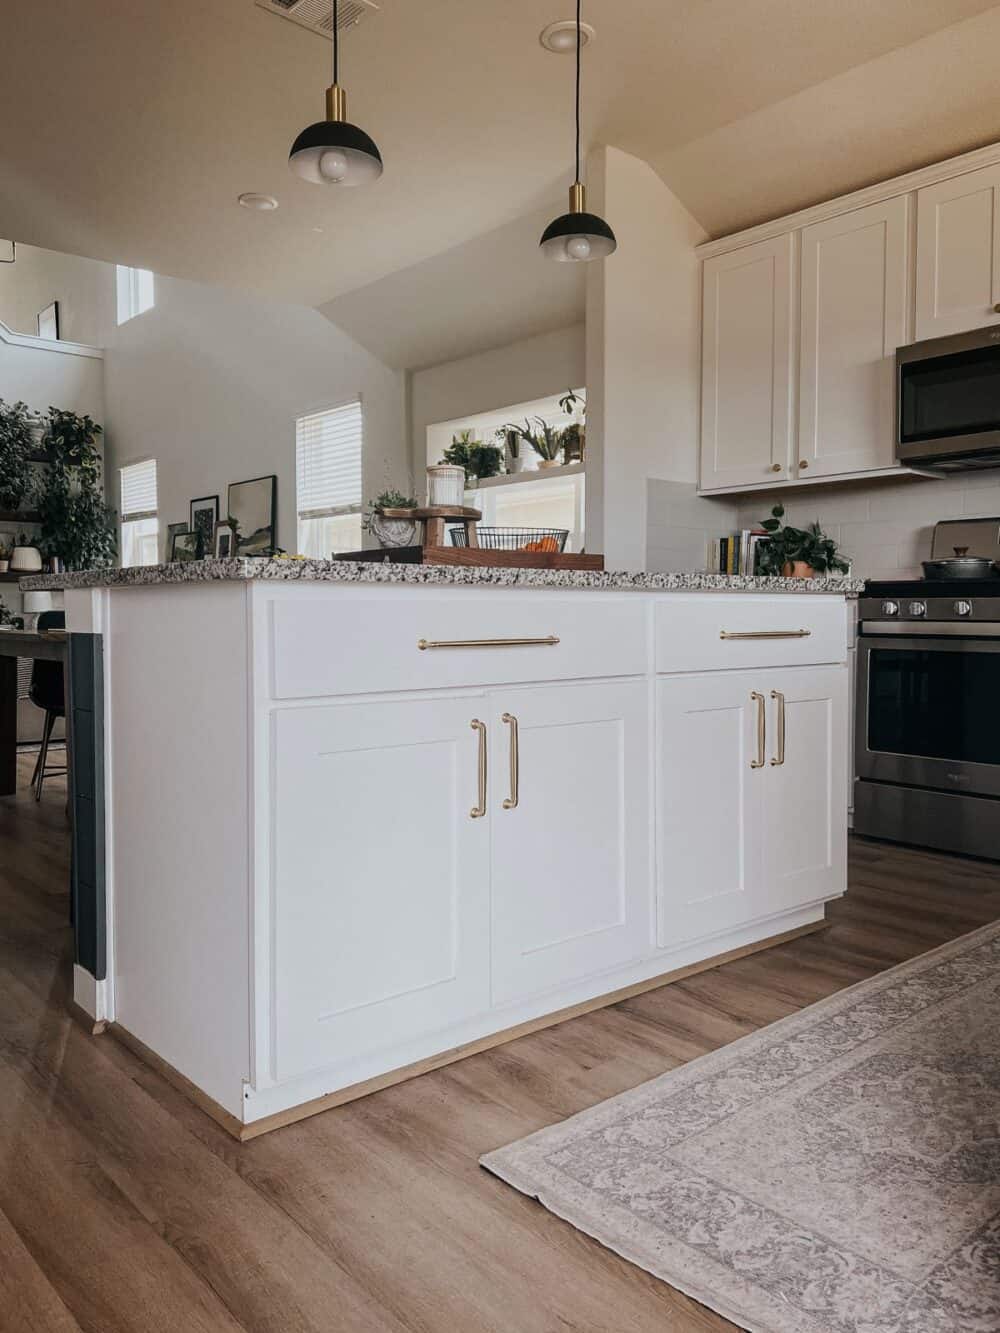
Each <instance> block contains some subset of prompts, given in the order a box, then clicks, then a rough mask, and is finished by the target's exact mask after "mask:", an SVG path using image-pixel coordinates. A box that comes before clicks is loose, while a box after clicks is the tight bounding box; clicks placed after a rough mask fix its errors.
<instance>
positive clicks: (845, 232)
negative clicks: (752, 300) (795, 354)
mask: <svg viewBox="0 0 1000 1333" xmlns="http://www.w3.org/2000/svg"><path fill="white" fill-rule="evenodd" d="M907 250H908V245H907V198H906V196H900V197H899V198H896V199H887V200H885V201H884V202H882V203H877V204H872V205H870V206H869V207H868V208H861V209H858V210H856V211H855V212H853V213H845V214H844V215H843V216H841V217H837V218H831V219H829V220H828V221H826V222H819V223H816V224H815V225H814V226H811V227H806V228H805V229H804V230H803V232H802V303H801V333H800V358H799V432H798V457H797V466H796V468H795V469H794V470H793V472H798V473H799V474H800V475H801V476H802V477H813V476H837V475H842V474H843V473H847V472H860V471H864V470H866V469H870V468H884V467H891V466H892V464H893V455H894V447H893V369H894V360H893V356H894V353H895V351H896V348H897V347H899V346H902V345H903V344H904V343H905V342H906V341H907V337H906V334H907V328H906V290H907V285H906V276H907Z"/></svg>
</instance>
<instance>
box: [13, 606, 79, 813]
mask: <svg viewBox="0 0 1000 1333" xmlns="http://www.w3.org/2000/svg"><path fill="white" fill-rule="evenodd" d="M68 652H69V641H68V636H67V634H66V633H65V631H62V632H60V631H58V630H27V629H0V796H12V795H13V794H14V792H15V791H16V790H17V662H18V658H22V657H30V658H35V659H40V660H41V661H45V662H62V663H63V666H64V667H65V666H66V663H67V660H68ZM63 675H64V679H66V680H67V681H68V679H69V673H68V671H64V673H63ZM66 714H67V717H68V716H69V709H68V708H67V710H66Z"/></svg>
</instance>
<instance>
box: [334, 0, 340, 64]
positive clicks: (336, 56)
mask: <svg viewBox="0 0 1000 1333" xmlns="http://www.w3.org/2000/svg"><path fill="white" fill-rule="evenodd" d="M337 18H338V15H337V0H333V81H334V83H339V81H340V24H339V23H338V22H337Z"/></svg>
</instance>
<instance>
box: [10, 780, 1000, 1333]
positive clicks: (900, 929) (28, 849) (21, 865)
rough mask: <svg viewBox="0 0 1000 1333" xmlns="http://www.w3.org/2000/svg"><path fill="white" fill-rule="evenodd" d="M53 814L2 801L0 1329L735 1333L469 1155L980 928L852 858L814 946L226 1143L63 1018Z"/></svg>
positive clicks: (54, 802)
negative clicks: (841, 892)
mask: <svg viewBox="0 0 1000 1333" xmlns="http://www.w3.org/2000/svg"><path fill="white" fill-rule="evenodd" d="M22 764H23V766H24V773H23V778H24V781H25V783H26V782H27V778H28V769H29V767H30V764H29V763H28V761H27V759H25V760H22ZM64 799H65V795H64V788H60V785H59V783H58V782H53V783H52V784H51V788H50V789H49V791H48V792H47V793H46V798H45V800H44V802H43V803H42V805H41V806H38V807H36V806H35V804H34V802H33V801H32V800H31V799H30V797H29V796H28V795H27V793H26V792H25V793H24V794H22V795H19V796H18V797H11V798H5V799H2V800H0V1330H2V1333H29V1331H30V1333H64V1331H66V1333H72V1331H74V1330H76V1331H80V1330H83V1331H84V1333H90V1331H93V1333H160V1331H161V1330H162V1331H163V1333H167V1331H168V1330H169V1331H170V1333H208V1331H209V1330H211V1331H212V1333H214V1331H215V1330H219V1331H220V1333H222V1331H225V1333H238V1331H239V1330H241V1329H242V1330H247V1333H332V1331H334V1330H336V1331H339V1330H344V1333H383V1331H385V1333H401V1331H403V1330H408V1331H412V1333H417V1331H419V1333H456V1331H460V1333H486V1330H490V1331H496V1333H570V1331H575V1333H612V1331H614V1333H621V1331H623V1330H629V1333H646V1331H647V1330H648V1331H649V1333H653V1330H656V1333H672V1331H673V1330H691V1331H692V1333H696V1331H697V1333H709V1330H711V1333H721V1331H722V1330H731V1329H732V1325H730V1324H728V1323H727V1322H726V1321H725V1320H723V1319H720V1318H718V1317H717V1316H716V1315H713V1314H711V1313H710V1312H708V1311H707V1310H705V1309H703V1308H702V1307H701V1306H699V1305H697V1304H695V1303H694V1302H692V1301H690V1300H688V1299H687V1298H685V1297H684V1296H682V1295H680V1294H679V1293H677V1292H675V1291H673V1290H672V1289H671V1288H670V1287H668V1286H666V1285H665V1284H664V1283H661V1282H658V1281H656V1280H655V1279H654V1278H652V1277H650V1276H649V1275H648V1274H646V1273H643V1272H641V1271H640V1270H639V1269H636V1268H633V1267H631V1266H630V1265H629V1264H627V1263H625V1262H624V1261H622V1260H620V1259H617V1258H616V1257H615V1256H614V1255H612V1254H610V1253H609V1252H608V1251H607V1250H604V1249H602V1248H601V1246H599V1245H598V1244H596V1242H594V1241H591V1240H589V1239H588V1238H587V1237H586V1236H583V1235H581V1234H580V1233H579V1232H577V1231H574V1229H573V1228H572V1227H570V1226H568V1225H566V1224H565V1223H563V1222H560V1221H559V1220H558V1219H557V1218H555V1217H553V1216H551V1215H550V1214H549V1213H547V1212H545V1210H544V1209H542V1208H541V1207H539V1206H538V1205H537V1204H535V1203H533V1202H531V1201H530V1200H528V1199H526V1198H524V1197H523V1196H522V1195H520V1194H518V1193H516V1192H515V1191H514V1190H512V1189H510V1188H508V1187H507V1186H505V1185H503V1184H501V1183H500V1182H499V1181H498V1180H496V1179H494V1178H493V1177H492V1176H490V1175H488V1174H487V1173H485V1172H484V1171H482V1170H481V1169H480V1168H479V1167H478V1166H477V1165H476V1161H477V1158H478V1157H479V1155H480V1154H481V1153H482V1152H484V1151H486V1150H488V1149H490V1148H494V1147H497V1146H498V1145H500V1144H503V1143H508V1142H509V1141H511V1140H512V1139H515V1138H518V1137H519V1136H521V1135H523V1134H527V1133H530V1132H531V1131H532V1130H535V1129H539V1128H540V1127H541V1126H543V1125H547V1124H550V1123H551V1122H552V1121H554V1120H558V1119H560V1118H562V1117H564V1116H567V1115H571V1114H573V1112H575V1111H579V1110H582V1109H583V1108H584V1107H587V1106H590V1105H592V1104H593V1103H594V1102H597V1101H600V1100H601V1099H603V1098H605V1097H609V1096H611V1095H613V1094H614V1093H617V1092H621V1091H622V1090H623V1089H625V1088H630V1087H633V1086H634V1085H635V1084H637V1083H640V1082H641V1081H642V1080H644V1079H647V1078H650V1077H652V1076H653V1075H656V1074H660V1073H662V1072H663V1071H664V1070H667V1069H671V1068H673V1067H674V1066H675V1065H677V1064H680V1063H683V1062H684V1061H685V1060H690V1059H692V1058H693V1057H695V1056H698V1055H701V1054H703V1053H704V1052H706V1051H710V1050H712V1049H714V1048H715V1047H717V1046H719V1045H722V1044H723V1043H725V1042H729V1041H732V1040H734V1039H735V1038H737V1037H740V1036H742V1035H743V1034H744V1033H747V1032H751V1031H753V1029H754V1028H757V1027H760V1026H762V1025H764V1024H766V1023H769V1022H772V1021H773V1020H774V1019H777V1018H781V1017H783V1016H784V1015H785V1014H789V1013H792V1012H793V1011H794V1010H796V1009H799V1008H801V1007H802V1006H803V1005H807V1004H810V1003H812V1002H813V1001H815V1000H819V999H822V998H823V996H826V995H830V994H832V993H833V992H834V991H836V990H838V989H839V988H841V987H842V986H845V985H849V984H851V983H852V982H855V981H860V980H861V979H862V978H864V977H868V976H871V975H872V974H873V973H875V972H878V971H880V970H881V969H882V968H885V967H889V966H891V965H892V964H894V963H898V962H901V961H903V960H904V959H906V958H910V957H912V956H913V955H915V954H918V953H922V952H923V951H924V950H926V949H930V948H933V947H934V946H935V945H937V944H941V943H943V942H944V941H945V940H949V939H952V938H953V937H955V936H957V935H960V934H963V933H964V932H966V931H968V930H972V929H974V928H975V927H977V926H980V925H983V924H985V923H986V922H988V921H992V920H995V919H996V918H997V917H998V916H1000V873H998V870H997V868H996V867H994V866H990V865H986V864H983V863H977V862H970V861H962V860H957V859H953V858H949V857H945V856H939V855H934V854H930V853H921V852H914V851H904V850H897V849H892V848H888V847H884V846H879V845H876V844H864V843H856V844H855V845H854V847H853V848H852V856H851V864H852V868H851V892H850V894H849V896H848V897H847V898H846V899H845V900H844V901H843V902H842V903H838V904H836V905H835V906H834V907H833V908H832V909H831V912H830V917H831V922H832V925H831V927H830V929H829V930H827V931H824V932H822V933H820V934H818V935H812V936H807V937H804V938H803V939H801V940H796V941H794V942H792V943H790V944H787V945H783V946H781V947H779V948H776V949H773V950H771V951H769V952H768V953H765V954H759V955H757V956H755V957H752V958H747V959H742V960H740V961H738V962H734V963H729V964H726V965H725V966H723V967H720V968H717V969H715V970H714V971H712V972H706V973H704V974H702V975H700V976H697V977H694V978H692V979H690V980H687V981H683V982H679V983H676V984H674V985H672V986H668V987H664V988H662V989H660V990H658V991H652V992H650V993H648V994H646V995H643V996H640V997H638V998H636V999H633V1000H628V1001H625V1002H624V1003H622V1004H620V1005H617V1006H616V1007H614V1008H612V1009H605V1010H601V1011H599V1012H597V1013H594V1014H590V1015H587V1016H586V1017H583V1018H578V1019H574V1020H573V1021H571V1022H568V1023H565V1024H563V1025H562V1026H560V1027H557V1028H551V1029H548V1030H547V1031H544V1032H540V1033H537V1034H535V1035H533V1036H529V1037H523V1038H521V1039H519V1040H518V1041H516V1042H513V1043H511V1044H510V1045H507V1046H503V1047H500V1048H498V1049H496V1050H492V1051H489V1052H487V1053H485V1054H482V1055H477V1056H473V1057H471V1058H470V1059H468V1060H466V1061H464V1062H462V1063H460V1064H457V1065H453V1066H450V1067H449V1068H447V1069H443V1070H439V1071H437V1072H435V1073H431V1074H426V1075H424V1076H423V1077H422V1078H419V1079H416V1080H414V1081H412V1082H410V1083H406V1084H403V1085H401V1086H398V1087H395V1088H390V1089H387V1090H386V1091H384V1092H379V1093H376V1094H374V1095H373V1096H371V1097H368V1098H366V1099H364V1100H362V1101H359V1102H355V1103H352V1104H351V1105H348V1106H344V1107H341V1108H338V1109H337V1110H333V1111H329V1112H327V1113H326V1114H324V1115H321V1116H317V1117H316V1118H315V1119H312V1120H308V1121H304V1122H303V1123H301V1124H299V1125H295V1126H292V1127H290V1128H288V1129H285V1130H281V1131H279V1132H277V1133H276V1134H273V1135H270V1136H267V1137H265V1138H262V1139H260V1140H257V1141H255V1142H253V1143H250V1144H246V1145H243V1146H240V1145H238V1144H236V1143H235V1142H234V1141H233V1140H232V1139H231V1138H230V1137H229V1136H228V1135H227V1134H226V1133H225V1132H224V1131H223V1130H221V1129H219V1128H218V1127H217V1126H216V1125H214V1124H213V1123H212V1121H210V1120H209V1119H207V1118H206V1117H205V1116H204V1115H202V1114H201V1113H200V1112H198V1111H197V1110H195V1109H194V1108H193V1107H191V1106H190V1105H189V1104H188V1103H187V1102H185V1100H184V1099H183V1098H182V1097H181V1096H180V1095H179V1094H177V1093H175V1092H174V1091H173V1090H172V1089H171V1088H170V1087H169V1086H168V1085H167V1084H166V1083H165V1082H164V1081H163V1080H162V1079H161V1078H159V1077H158V1076H157V1075H156V1074H154V1073H152V1072H151V1071H150V1070H149V1069H147V1068H146V1067H145V1066H144V1065H143V1064H142V1063H141V1062H139V1061H138V1060H137V1059H136V1058H135V1057H133V1056H132V1055H131V1054H130V1053H129V1052H128V1051H127V1050H125V1049H123V1048H122V1047H121V1046H120V1045H118V1044H117V1043H116V1042H115V1041H114V1040H113V1039H112V1038H110V1037H107V1036H102V1037H96V1038H95V1037H90V1036H88V1035H87V1034H86V1033H85V1032H84V1031H83V1030H82V1029H81V1028H79V1027H78V1026H77V1025H76V1024H74V1023H73V1022H72V1021H71V1020H70V1019H69V1018H68V1016H67V1012H66V1001H67V997H68V993H69V984H70V967H69V946H70V934H69V930H68V928H67V926H66V910H67V900H66V893H65V880H66V858H67V848H66V825H65V817H64V812H63V802H64Z"/></svg>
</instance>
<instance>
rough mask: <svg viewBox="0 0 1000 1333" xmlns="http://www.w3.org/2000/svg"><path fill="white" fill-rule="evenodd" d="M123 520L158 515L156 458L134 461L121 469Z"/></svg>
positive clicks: (124, 521)
mask: <svg viewBox="0 0 1000 1333" xmlns="http://www.w3.org/2000/svg"><path fill="white" fill-rule="evenodd" d="M121 485H122V522H123V523H129V522H132V521H133V520H134V519H137V518H155V517H156V459H155V458H147V459H146V461H145V462H144V463H132V464H130V465H129V466H128V467H123V468H122V470H121Z"/></svg>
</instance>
